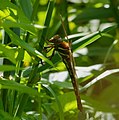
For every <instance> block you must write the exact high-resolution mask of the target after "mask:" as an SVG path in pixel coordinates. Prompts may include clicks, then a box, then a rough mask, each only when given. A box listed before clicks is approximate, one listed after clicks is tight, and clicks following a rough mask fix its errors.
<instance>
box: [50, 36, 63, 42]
mask: <svg viewBox="0 0 119 120" xmlns="http://www.w3.org/2000/svg"><path fill="white" fill-rule="evenodd" d="M49 42H51V43H60V42H62V38H61V37H60V36H59V35H55V36H53V37H52V38H51V39H50V40H49Z"/></svg>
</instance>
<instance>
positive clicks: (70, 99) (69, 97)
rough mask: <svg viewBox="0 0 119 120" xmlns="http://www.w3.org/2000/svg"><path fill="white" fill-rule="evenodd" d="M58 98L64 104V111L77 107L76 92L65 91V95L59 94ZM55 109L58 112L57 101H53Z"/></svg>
mask: <svg viewBox="0 0 119 120" xmlns="http://www.w3.org/2000/svg"><path fill="white" fill-rule="evenodd" d="M58 99H59V101H60V103H61V105H62V108H63V112H67V111H70V110H72V109H77V102H76V98H75V94H74V92H68V93H64V94H63V95H60V96H58ZM52 106H53V109H55V111H57V112H58V108H57V106H56V103H53V105H52Z"/></svg>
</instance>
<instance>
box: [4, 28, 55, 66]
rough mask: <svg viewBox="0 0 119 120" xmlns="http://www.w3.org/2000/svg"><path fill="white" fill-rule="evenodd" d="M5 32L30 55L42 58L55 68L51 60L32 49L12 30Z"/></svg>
mask: <svg viewBox="0 0 119 120" xmlns="http://www.w3.org/2000/svg"><path fill="white" fill-rule="evenodd" d="M5 30H6V32H7V33H8V35H9V36H10V38H11V40H12V42H13V43H14V44H15V45H18V46H21V47H22V48H24V49H25V50H26V51H27V52H28V53H30V54H32V55H34V56H37V57H38V58H41V59H43V60H44V61H46V62H47V63H48V64H50V65H51V66H54V65H53V64H52V62H51V61H50V60H49V59H47V58H46V57H44V56H43V55H42V54H41V53H40V52H39V51H37V50H36V49H35V48H33V47H31V46H30V45H29V44H28V43H26V42H25V41H23V40H21V39H20V38H19V37H18V36H17V35H16V34H15V33H14V32H13V31H11V30H10V29H7V28H6V29H5Z"/></svg>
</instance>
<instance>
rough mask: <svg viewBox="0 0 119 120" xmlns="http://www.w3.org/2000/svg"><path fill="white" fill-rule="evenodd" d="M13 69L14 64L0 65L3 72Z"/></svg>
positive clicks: (14, 68)
mask: <svg viewBox="0 0 119 120" xmlns="http://www.w3.org/2000/svg"><path fill="white" fill-rule="evenodd" d="M17 69H18V68H17ZM21 69H22V68H20V70H21ZM13 70H16V67H15V66H12V65H0V71H2V72H4V71H13Z"/></svg>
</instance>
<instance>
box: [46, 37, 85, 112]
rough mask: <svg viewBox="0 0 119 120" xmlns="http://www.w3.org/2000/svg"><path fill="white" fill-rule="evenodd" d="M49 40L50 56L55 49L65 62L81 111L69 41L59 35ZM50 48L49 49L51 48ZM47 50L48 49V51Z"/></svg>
mask: <svg viewBox="0 0 119 120" xmlns="http://www.w3.org/2000/svg"><path fill="white" fill-rule="evenodd" d="M48 41H49V43H50V44H49V47H50V48H51V49H52V48H54V50H53V53H52V55H51V56H50V57H51V58H52V57H53V55H54V53H55V51H57V52H58V53H59V55H60V57H61V58H62V61H63V63H64V64H65V66H66V68H67V70H68V72H69V75H70V78H71V81H72V85H73V88H74V92H75V96H76V99H77V107H78V109H79V110H80V111H81V112H83V107H82V103H81V98H80V92H79V89H78V88H79V87H78V82H77V75H76V70H75V65H74V58H73V53H72V49H71V42H67V41H64V40H63V39H62V38H61V37H60V36H59V35H55V36H54V37H52V38H51V39H50V40H48ZM51 49H50V50H51ZM48 52H49V51H48Z"/></svg>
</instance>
